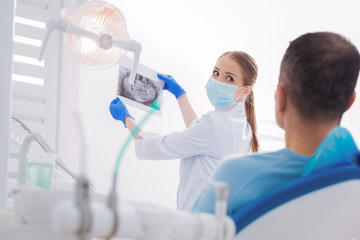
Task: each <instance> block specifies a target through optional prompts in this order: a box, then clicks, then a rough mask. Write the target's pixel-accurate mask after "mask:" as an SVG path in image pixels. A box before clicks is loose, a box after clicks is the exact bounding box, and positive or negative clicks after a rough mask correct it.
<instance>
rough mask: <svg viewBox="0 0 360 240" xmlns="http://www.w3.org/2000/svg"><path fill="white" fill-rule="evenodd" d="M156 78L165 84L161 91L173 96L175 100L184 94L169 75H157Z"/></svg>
mask: <svg viewBox="0 0 360 240" xmlns="http://www.w3.org/2000/svg"><path fill="white" fill-rule="evenodd" d="M158 78H160V79H161V80H163V81H164V82H165V84H164V87H163V89H165V90H168V91H169V92H171V93H172V94H174V96H175V97H176V98H178V97H180V96H181V95H183V94H184V93H186V92H185V90H184V89H183V88H182V87H181V86H180V85H179V84H178V83H177V82H176V81H175V79H174V78H173V77H172V76H171V75H165V74H160V73H158Z"/></svg>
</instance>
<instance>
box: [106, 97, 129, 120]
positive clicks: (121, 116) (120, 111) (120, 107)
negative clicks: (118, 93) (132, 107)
mask: <svg viewBox="0 0 360 240" xmlns="http://www.w3.org/2000/svg"><path fill="white" fill-rule="evenodd" d="M109 109H110V113H111V115H112V117H113V118H114V119H115V120H119V121H122V122H123V124H124V126H125V127H126V125H125V118H126V117H130V118H132V119H133V120H135V119H134V118H133V117H132V116H131V115H130V113H129V111H128V109H127V108H126V106H125V104H124V103H123V102H122V101H121V100H120V99H119V98H118V97H117V98H115V99H114V100H112V101H111V103H110V107H109Z"/></svg>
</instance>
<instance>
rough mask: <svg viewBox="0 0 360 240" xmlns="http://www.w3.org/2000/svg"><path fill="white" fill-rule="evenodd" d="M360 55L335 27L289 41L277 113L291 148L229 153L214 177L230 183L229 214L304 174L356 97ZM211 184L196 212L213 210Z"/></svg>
mask: <svg viewBox="0 0 360 240" xmlns="http://www.w3.org/2000/svg"><path fill="white" fill-rule="evenodd" d="M359 68H360V56H359V52H358V50H357V49H356V47H355V46H354V45H353V44H352V43H351V42H349V40H347V39H346V38H344V37H342V36H340V35H338V34H335V33H331V32H317V33H308V34H305V35H302V36H300V37H299V38H297V39H295V40H294V41H292V42H291V43H290V46H289V47H288V49H287V50H286V52H285V55H284V57H283V59H282V62H281V67H280V75H279V83H278V86H277V89H276V93H275V103H276V105H275V116H276V121H277V123H278V125H279V126H280V127H281V128H282V129H284V130H285V144H286V148H284V149H281V150H279V151H276V152H271V153H263V154H252V155H248V156H243V157H229V158H228V159H226V161H225V162H224V163H223V164H222V165H220V166H219V168H218V169H217V171H216V172H215V174H214V176H213V180H214V181H223V182H227V183H228V184H230V187H231V192H230V196H229V208H228V214H229V215H231V214H232V213H233V212H234V211H236V210H238V209H239V208H241V207H243V206H244V205H245V204H246V203H248V202H249V201H251V200H253V199H255V198H256V197H258V196H260V195H262V194H264V193H265V192H268V191H270V190H272V189H274V188H276V187H278V186H279V185H281V184H284V183H286V182H288V181H290V180H292V179H295V178H298V177H300V176H301V175H302V174H303V172H304V170H305V167H306V164H307V163H308V162H309V160H310V159H311V156H312V155H313V154H314V153H315V151H316V149H317V148H318V146H319V145H320V143H321V142H322V141H323V139H324V138H325V137H326V135H327V134H328V133H329V132H330V131H331V130H332V129H334V128H336V127H337V126H339V125H340V121H341V118H342V115H343V113H344V112H345V111H346V110H347V109H349V108H350V106H351V105H352V103H353V102H354V100H355V92H354V89H355V85H356V81H357V78H358V74H359ZM214 202H215V195H214V188H213V187H212V186H211V185H210V184H209V185H208V186H206V187H205V188H204V189H203V191H202V193H201V195H200V197H199V198H198V199H197V201H196V203H195V205H194V207H193V211H194V212H209V213H213V212H214Z"/></svg>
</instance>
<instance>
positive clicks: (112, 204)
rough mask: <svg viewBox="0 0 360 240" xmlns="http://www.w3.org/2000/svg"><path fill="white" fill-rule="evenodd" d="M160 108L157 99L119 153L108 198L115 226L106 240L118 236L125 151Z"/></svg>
mask: <svg viewBox="0 0 360 240" xmlns="http://www.w3.org/2000/svg"><path fill="white" fill-rule="evenodd" d="M159 106H160V100H159V99H156V100H155V101H154V102H153V104H151V106H150V108H151V109H150V110H149V111H148V113H147V114H146V115H145V116H144V117H143V118H142V119H141V120H140V122H139V123H138V124H137V125H136V126H135V127H134V128H133V129H132V130H131V132H130V135H129V136H128V137H127V138H126V140H125V142H124V144H123V146H122V147H121V149H120V152H119V154H118V156H117V159H116V163H115V168H114V175H113V183H112V187H111V190H110V194H109V198H108V201H107V205H108V207H109V208H110V209H111V210H112V212H113V214H114V225H113V228H112V231H111V233H110V234H109V235H108V236H107V237H106V239H110V238H112V237H113V236H114V235H115V234H116V231H117V227H118V224H119V218H118V215H117V200H118V197H117V193H116V183H117V177H118V172H119V167H120V163H121V160H122V158H123V156H124V154H125V151H126V149H127V147H128V145H129V144H130V142H131V140H132V138H133V137H135V136H136V134H137V133H138V131H139V130H140V128H141V127H142V126H143V125H144V124H145V122H146V121H147V120H148V119H149V118H150V117H151V115H153V114H154V112H155V110H157V109H159Z"/></svg>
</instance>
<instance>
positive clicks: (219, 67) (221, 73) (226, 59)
mask: <svg viewBox="0 0 360 240" xmlns="http://www.w3.org/2000/svg"><path fill="white" fill-rule="evenodd" d="M212 77H213V78H215V79H216V80H218V81H220V82H224V83H228V84H231V85H235V86H237V87H242V86H243V84H244V77H243V73H242V69H241V68H240V66H239V65H238V64H237V63H236V62H235V61H234V60H233V59H232V58H231V56H230V55H225V56H222V57H221V58H219V59H218V61H217V62H216V64H215V67H214V69H213V74H212Z"/></svg>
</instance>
